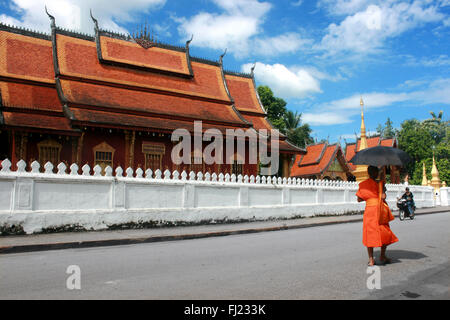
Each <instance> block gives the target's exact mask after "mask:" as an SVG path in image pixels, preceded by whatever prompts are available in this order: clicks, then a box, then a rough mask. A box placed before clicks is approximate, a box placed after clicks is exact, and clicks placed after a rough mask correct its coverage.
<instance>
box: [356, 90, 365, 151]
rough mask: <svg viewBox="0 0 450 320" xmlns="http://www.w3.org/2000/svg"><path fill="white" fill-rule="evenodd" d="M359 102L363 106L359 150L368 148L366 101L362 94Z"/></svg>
mask: <svg viewBox="0 0 450 320" xmlns="http://www.w3.org/2000/svg"><path fill="white" fill-rule="evenodd" d="M359 104H360V106H361V143H360V144H359V149H358V151H359V150H364V149H367V136H366V124H365V123H364V101H363V98H362V96H361V99H360V101H359Z"/></svg>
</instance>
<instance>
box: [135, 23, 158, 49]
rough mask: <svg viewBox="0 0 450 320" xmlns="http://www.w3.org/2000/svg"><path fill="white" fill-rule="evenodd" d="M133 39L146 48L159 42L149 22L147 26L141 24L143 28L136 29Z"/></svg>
mask: <svg viewBox="0 0 450 320" xmlns="http://www.w3.org/2000/svg"><path fill="white" fill-rule="evenodd" d="M133 39H134V41H136V43H137V44H139V45H140V46H141V47H142V48H144V49H149V48H151V47H153V46H155V44H156V43H157V42H158V41H157V39H156V35H155V34H154V32H153V30H151V29H150V28H149V26H148V24H147V23H145V26H142V25H141V30H136V32H135V33H134V34H133Z"/></svg>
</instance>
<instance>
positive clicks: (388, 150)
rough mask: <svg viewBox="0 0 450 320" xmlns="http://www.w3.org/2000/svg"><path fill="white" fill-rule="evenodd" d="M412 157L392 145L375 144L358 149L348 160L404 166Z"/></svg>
mask: <svg viewBox="0 0 450 320" xmlns="http://www.w3.org/2000/svg"><path fill="white" fill-rule="evenodd" d="M411 161H412V158H411V157H410V156H409V155H408V154H407V153H406V152H405V151H402V150H400V149H397V148H393V147H383V146H377V147H373V148H367V149H363V150H361V151H358V152H357V153H356V155H355V156H354V157H353V158H351V159H350V161H349V162H351V163H353V164H355V165H356V164H365V165H369V166H376V167H381V166H404V165H405V164H407V163H408V162H411Z"/></svg>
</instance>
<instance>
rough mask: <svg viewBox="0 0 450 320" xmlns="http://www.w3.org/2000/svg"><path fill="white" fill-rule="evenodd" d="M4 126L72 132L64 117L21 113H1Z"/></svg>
mask: <svg viewBox="0 0 450 320" xmlns="http://www.w3.org/2000/svg"><path fill="white" fill-rule="evenodd" d="M3 119H4V124H5V125H6V126H9V127H19V128H27V129H36V128H38V129H46V130H52V131H61V132H66V133H67V134H70V132H74V130H73V129H72V127H71V126H70V123H69V120H68V119H67V118H65V117H64V116H54V115H44V114H32V115H30V113H22V112H9V111H3Z"/></svg>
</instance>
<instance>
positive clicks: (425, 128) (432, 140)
mask: <svg viewBox="0 0 450 320" xmlns="http://www.w3.org/2000/svg"><path fill="white" fill-rule="evenodd" d="M430 114H431V115H432V118H431V119H427V120H424V121H418V120H415V119H412V120H405V121H404V122H403V123H402V125H401V129H400V131H399V135H398V140H399V147H400V149H402V150H404V151H405V152H407V153H408V154H409V155H410V156H411V157H412V158H413V160H414V162H413V163H410V164H408V166H407V167H406V168H405V169H406V171H407V173H408V174H409V176H410V183H411V184H421V183H422V165H423V163H425V167H426V170H427V176H428V177H427V178H428V179H431V168H432V163H433V160H432V159H433V153H434V156H435V159H436V166H437V168H438V171H439V176H440V179H441V181H446V183H448V182H449V179H450V162H449V159H450V125H449V121H444V120H443V118H442V117H443V112H442V111H441V112H440V113H439V116H436V115H435V114H434V113H433V112H430Z"/></svg>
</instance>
